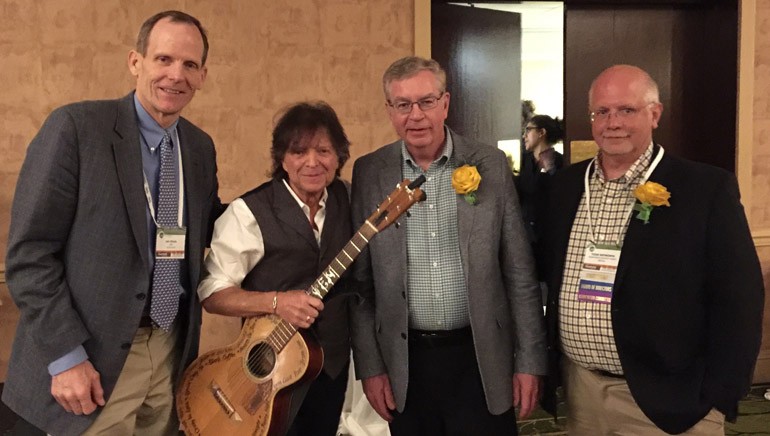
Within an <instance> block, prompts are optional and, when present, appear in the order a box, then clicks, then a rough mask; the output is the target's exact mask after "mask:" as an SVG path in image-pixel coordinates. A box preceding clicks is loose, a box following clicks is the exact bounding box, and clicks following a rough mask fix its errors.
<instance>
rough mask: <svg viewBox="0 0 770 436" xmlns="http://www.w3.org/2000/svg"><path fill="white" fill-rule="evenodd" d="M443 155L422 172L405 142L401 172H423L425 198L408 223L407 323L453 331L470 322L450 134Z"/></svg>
mask: <svg viewBox="0 0 770 436" xmlns="http://www.w3.org/2000/svg"><path fill="white" fill-rule="evenodd" d="M446 138H447V141H446V147H444V153H443V154H442V155H441V156H440V157H439V158H438V159H436V160H435V161H433V162H432V163H431V164H430V167H428V170H427V171H423V170H422V168H420V167H419V166H418V165H417V164H416V163H415V162H414V160H413V159H412V157H411V155H410V154H409V152H408V150H407V149H406V146H405V145H404V144H403V142H402V144H401V156H402V158H403V160H402V164H401V173H402V175H403V176H404V177H405V178H407V179H409V180H414V179H415V178H417V177H419V176H420V175H425V179H426V181H425V183H424V184H423V185H422V186H421V189H422V190H423V191H424V192H425V195H426V197H427V199H426V201H424V202H421V203H417V204H415V205H414V206H412V208H411V209H410V212H411V217H410V218H409V219H407V220H404V221H405V225H406V247H407V248H406V252H407V300H408V304H409V327H411V328H415V329H420V330H452V329H458V328H462V327H466V326H468V325H469V324H470V318H469V315H468V289H467V287H466V286H465V275H464V274H463V266H462V259H461V258H460V238H459V234H458V230H457V193H456V192H455V191H454V189H453V188H452V172H453V171H454V170H455V168H457V164H456V162H455V160H454V157H453V156H452V151H453V148H454V147H453V145H452V138H451V136H450V135H449V133H448V132H447V134H446Z"/></svg>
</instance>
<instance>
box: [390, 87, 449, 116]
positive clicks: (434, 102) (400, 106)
mask: <svg viewBox="0 0 770 436" xmlns="http://www.w3.org/2000/svg"><path fill="white" fill-rule="evenodd" d="M444 94H445V93H444V92H442V93H441V94H439V96H438V97H436V96H433V95H429V96H427V97H425V98H421V99H419V100H417V101H407V100H396V101H394V102H392V103H391V102H390V101H388V106H390V107H392V108H393V109H395V110H396V112H398V113H400V114H408V113H410V112H412V107H413V106H414V105H417V107H419V108H420V110H421V111H423V112H425V111H429V110H431V109H434V108H435V107H436V106H438V102H439V100H441V97H443V96H444Z"/></svg>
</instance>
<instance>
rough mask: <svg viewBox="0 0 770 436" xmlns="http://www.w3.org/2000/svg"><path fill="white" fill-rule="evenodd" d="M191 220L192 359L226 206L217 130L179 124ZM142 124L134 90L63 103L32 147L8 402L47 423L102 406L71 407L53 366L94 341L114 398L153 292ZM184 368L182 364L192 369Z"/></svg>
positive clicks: (16, 269) (11, 279)
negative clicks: (216, 226)
mask: <svg viewBox="0 0 770 436" xmlns="http://www.w3.org/2000/svg"><path fill="white" fill-rule="evenodd" d="M178 131H179V138H180V142H181V144H182V149H181V150H182V163H183V167H184V177H185V180H184V183H185V208H186V211H187V217H188V228H187V258H186V259H185V262H184V264H183V268H182V271H183V272H186V276H184V277H183V280H182V282H183V284H184V286H185V288H186V290H187V296H188V297H187V298H186V300H183V304H184V305H186V307H182V308H180V315H179V316H180V319H179V326H180V334H179V337H180V344H179V346H178V349H179V352H180V353H181V356H180V357H181V362H182V367H184V366H186V364H187V363H188V362H189V361H191V360H192V359H193V358H194V357H195V356H196V355H197V352H198V338H199V333H200V319H201V318H200V304H199V302H198V300H197V298H196V296H195V292H194V291H195V288H196V285H197V283H198V279H199V276H200V271H201V267H202V261H203V259H202V257H203V249H204V246H205V244H206V243H207V240H208V238H209V235H210V230H211V226H212V224H213V220H214V219H215V218H216V215H217V214H218V213H219V212H220V211H221V203H220V201H219V196H218V194H217V191H218V183H217V176H216V156H215V151H214V144H213V142H212V140H211V138H210V137H209V136H208V135H207V134H206V133H204V132H203V131H202V130H200V129H198V128H197V127H195V126H193V125H192V124H191V123H190V122H188V121H187V120H185V119H180V120H179V124H178ZM139 147H140V141H139V127H138V125H137V121H136V112H135V108H134V100H133V93H130V94H129V95H127V96H126V97H124V98H122V99H119V100H105V101H90V102H81V103H75V104H71V105H67V106H64V107H61V108H59V109H56V110H55V111H54V112H52V113H51V115H50V116H49V117H48V119H47V120H46V121H45V123H44V124H43V126H42V127H41V129H40V131H39V132H38V134H37V136H36V137H35V138H34V139H33V140H32V143H30V145H29V148H28V149H27V156H26V159H25V161H24V165H23V166H22V169H21V173H20V175H19V180H18V183H17V185H16V194H15V197H14V202H13V209H12V213H11V228H10V233H9V240H8V254H7V257H6V268H7V271H6V273H7V279H8V287H9V289H10V292H11V295H12V296H13V299H14V302H15V303H16V305H17V306H18V307H19V310H20V319H19V325H18V327H17V330H16V338H15V340H14V345H13V351H12V354H11V359H10V362H9V368H8V378H7V380H6V383H5V387H4V389H3V401H4V402H5V403H6V404H8V406H9V407H10V408H11V409H13V410H14V411H15V412H16V413H18V414H19V415H21V416H22V417H23V418H25V419H26V420H27V421H30V422H31V423H32V424H34V425H35V426H37V427H40V428H41V429H43V430H45V431H47V432H49V433H53V434H56V435H57V436H58V435H62V434H65V435H66V434H79V433H81V432H82V431H83V430H85V429H86V428H87V427H88V426H89V425H90V424H91V422H92V421H93V419H94V418H95V415H96V414H91V415H90V416H76V415H73V414H71V413H67V412H66V411H64V409H63V408H62V407H61V406H60V405H59V404H58V403H56V401H55V400H54V398H53V397H52V396H51V393H50V389H51V376H50V375H49V374H48V371H47V365H48V364H49V363H50V362H52V361H54V360H56V359H58V358H59V357H61V356H63V355H65V354H66V353H68V352H70V351H71V350H73V349H74V348H75V347H76V346H78V345H80V344H82V345H83V346H84V347H85V350H86V352H87V353H88V356H89V358H90V360H91V362H92V363H93V365H94V367H95V368H96V370H97V371H99V373H100V374H101V382H102V386H103V388H104V391H105V398H106V399H108V398H109V396H110V394H111V393H112V391H113V389H114V387H115V383H116V381H117V379H118V375H119V374H120V372H121V369H122V368H123V364H124V362H125V360H126V357H127V355H128V351H129V348H130V346H131V341H132V338H133V337H134V334H135V333H136V330H137V327H138V325H139V321H140V319H141V316H142V311H143V309H144V306H145V303H146V299H147V296H148V293H149V289H150V282H151V271H150V269H149V266H148V265H149V259H148V255H149V252H148V235H147V226H146V214H145V213H146V212H145V210H146V208H147V201H146V197H145V195H144V189H143V179H142V158H141V149H140V148H139ZM180 371H181V368H180Z"/></svg>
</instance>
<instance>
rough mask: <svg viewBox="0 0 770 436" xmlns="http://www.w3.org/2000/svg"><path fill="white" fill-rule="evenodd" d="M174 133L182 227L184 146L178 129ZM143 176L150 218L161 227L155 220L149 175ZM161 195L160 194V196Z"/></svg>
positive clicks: (178, 206)
mask: <svg viewBox="0 0 770 436" xmlns="http://www.w3.org/2000/svg"><path fill="white" fill-rule="evenodd" d="M172 133H173V136H174V138H173V140H174V143H175V144H176V155H177V163H178V165H177V168H178V171H177V173H178V174H179V195H178V197H179V201H178V202H177V226H179V227H182V210H183V206H184V169H183V168H182V146H181V144H180V143H179V135H178V134H177V132H176V129H174V131H173V132H172ZM142 176H143V177H144V196H145V197H146V198H147V206H148V207H149V208H150V216H151V217H152V220H153V221H154V222H155V227H161V226H160V225H159V224H158V220H157V219H156V218H155V207H154V206H153V201H152V193H151V192H150V185H149V183H147V174H145V173H144V171H142ZM158 192H159V193H160V186H158ZM159 195H160V194H159Z"/></svg>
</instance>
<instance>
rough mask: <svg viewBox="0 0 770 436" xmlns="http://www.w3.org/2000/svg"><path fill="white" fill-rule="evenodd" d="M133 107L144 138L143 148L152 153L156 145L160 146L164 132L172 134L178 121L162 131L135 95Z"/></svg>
mask: <svg viewBox="0 0 770 436" xmlns="http://www.w3.org/2000/svg"><path fill="white" fill-rule="evenodd" d="M134 107H135V108H136V118H137V120H138V121H139V132H140V133H141V134H142V137H143V138H144V143H145V146H146V147H147V148H149V149H150V151H153V152H154V151H155V149H156V148H157V147H158V144H160V141H161V139H163V135H165V134H166V132H173V131H174V129H176V126H177V124H179V120H176V121H174V124H172V125H171V126H170V127H169V128H168V129H164V128H163V127H161V126H160V124H158V122H157V121H155V119H153V118H152V116H150V114H149V113H148V112H147V111H146V110H144V107H143V106H142V104H141V103H140V102H139V98H138V97H137V96H136V93H134ZM172 142H173V141H172ZM172 146H173V145H172Z"/></svg>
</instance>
